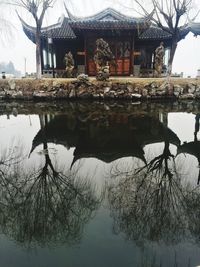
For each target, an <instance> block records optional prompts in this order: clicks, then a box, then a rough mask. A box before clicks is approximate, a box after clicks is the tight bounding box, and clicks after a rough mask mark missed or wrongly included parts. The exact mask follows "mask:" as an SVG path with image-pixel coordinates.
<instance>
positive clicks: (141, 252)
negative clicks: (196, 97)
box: [0, 102, 200, 267]
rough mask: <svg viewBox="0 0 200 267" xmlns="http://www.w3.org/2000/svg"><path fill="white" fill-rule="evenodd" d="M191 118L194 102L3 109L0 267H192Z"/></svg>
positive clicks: (196, 171)
mask: <svg viewBox="0 0 200 267" xmlns="http://www.w3.org/2000/svg"><path fill="white" fill-rule="evenodd" d="M199 119H200V105H199V104H195V103H187V104H186V103H185V104H184V103H182V104H178V103H171V104H156V103H152V104H148V103H144V104H131V103H126V104H125V103H123V102H122V103H118V104H116V103H90V102H88V103H87V102H86V103H84V102H81V103H76V102H74V103H64V102H61V103H37V104H22V103H18V104H16V103H8V104H5V103H4V104H3V103H2V104H1V107H0V261H1V266H6V267H14V266H15V267H18V266H19V267H27V266H29V267H55V266H56V267H90V266H91V267H102V266H104V267H122V266H124V267H136V266H137V267H160V266H162V267H167V266H170V267H171V266H176V267H177V266H181V267H184V266H185V267H188V266H191V267H197V266H200V188H199V185H198V184H199V182H200V141H198V140H200V133H199Z"/></svg>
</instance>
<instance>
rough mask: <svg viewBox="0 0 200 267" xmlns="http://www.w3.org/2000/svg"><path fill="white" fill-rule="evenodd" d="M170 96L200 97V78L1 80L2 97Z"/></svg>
mask: <svg viewBox="0 0 200 267" xmlns="http://www.w3.org/2000/svg"><path fill="white" fill-rule="evenodd" d="M56 99H69V100H75V99H90V100H110V99H111V100H112V99H113V100H122V99H124V100H131V101H145V100H155V99H157V100H160V99H161V100H165V99H166V100H167V99H172V100H173V99H174V100H176V99H178V100H184V99H192V100H193V99H196V100H199V99H200V80H198V79H180V78H177V79H171V80H170V83H167V81H166V80H165V79H152V78H151V79H150V78H149V79H142V78H141V79H134V78H123V79H111V80H110V81H108V82H97V81H96V80H95V79H89V80H86V81H84V80H83V81H82V80H81V81H80V80H77V79H42V80H34V79H19V80H17V79H13V80H0V100H56Z"/></svg>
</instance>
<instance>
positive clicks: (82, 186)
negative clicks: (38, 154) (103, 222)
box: [0, 138, 100, 246]
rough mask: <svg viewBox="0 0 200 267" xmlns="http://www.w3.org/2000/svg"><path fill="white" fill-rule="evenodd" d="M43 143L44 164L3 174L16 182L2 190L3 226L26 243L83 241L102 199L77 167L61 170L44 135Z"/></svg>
mask: <svg viewBox="0 0 200 267" xmlns="http://www.w3.org/2000/svg"><path fill="white" fill-rule="evenodd" d="M43 146H44V151H45V153H44V157H45V162H44V165H43V166H40V167H38V168H37V170H36V171H34V172H32V173H27V171H25V168H23V169H22V168H21V169H19V168H18V169H17V168H16V171H15V172H13V171H10V172H9V173H7V174H4V177H10V178H12V179H13V181H14V182H12V183H11V182H8V186H7V187H3V188H1V190H0V203H1V204H0V209H1V213H0V227H1V229H2V232H3V233H4V234H6V235H9V236H10V237H11V238H13V239H15V240H16V241H18V242H21V243H23V244H25V246H27V245H28V246H31V245H33V244H39V245H42V246H43V245H54V244H55V243H73V242H77V241H80V239H81V235H82V231H83V227H84V225H85V224H86V223H87V222H88V221H89V219H90V218H91V216H92V215H93V213H94V211H95V210H96V209H97V208H98V205H99V202H100V199H99V197H97V196H96V195H95V190H94V188H93V187H92V185H91V183H90V182H89V180H88V179H81V177H79V175H78V171H79V170H78V167H77V169H76V170H72V171H67V172H66V171H58V170H57V169H58V167H55V166H56V164H53V163H52V161H51V158H50V156H49V153H48V147H47V143H46V142H45V138H44V143H43ZM12 169H13V168H12ZM14 169H15V167H14ZM13 176H14V177H13ZM10 178H9V181H11V179H10ZM0 180H1V179H0Z"/></svg>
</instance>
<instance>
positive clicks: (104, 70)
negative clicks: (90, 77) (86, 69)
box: [94, 38, 114, 81]
mask: <svg viewBox="0 0 200 267" xmlns="http://www.w3.org/2000/svg"><path fill="white" fill-rule="evenodd" d="M96 46H97V49H96V52H95V55H94V61H95V63H96V67H97V76H96V78H97V80H98V81H106V80H108V78H109V74H110V73H109V72H110V69H109V63H111V62H112V61H113V59H114V56H113V53H112V51H111V49H110V47H109V44H108V43H107V42H106V41H104V40H103V39H102V38H100V39H97V40H96Z"/></svg>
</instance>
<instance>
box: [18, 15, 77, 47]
mask: <svg viewBox="0 0 200 267" xmlns="http://www.w3.org/2000/svg"><path fill="white" fill-rule="evenodd" d="M19 19H20V21H21V23H22V27H23V30H24V33H25V34H26V35H27V37H28V38H29V39H30V40H31V41H32V42H34V43H35V33H36V28H35V27H32V26H30V25H28V24H27V23H26V22H25V21H24V20H23V19H22V18H21V17H20V16H19ZM42 37H43V38H54V39H62V38H64V39H74V38H76V35H75V34H74V31H73V30H72V28H71V27H70V25H69V19H68V18H65V17H64V18H61V19H60V21H59V22H58V23H56V24H54V25H51V26H48V27H43V28H42Z"/></svg>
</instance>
